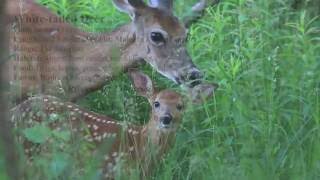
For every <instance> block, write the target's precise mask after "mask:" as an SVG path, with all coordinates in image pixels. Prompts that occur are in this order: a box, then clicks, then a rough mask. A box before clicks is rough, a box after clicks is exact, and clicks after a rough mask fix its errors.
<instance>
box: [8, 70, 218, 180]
mask: <svg viewBox="0 0 320 180" xmlns="http://www.w3.org/2000/svg"><path fill="white" fill-rule="evenodd" d="M130 75H131V79H132V81H133V84H134V87H135V89H136V91H137V92H138V94H139V95H141V96H144V97H146V98H147V99H148V100H149V103H150V105H151V106H152V111H151V115H150V120H149V122H148V123H147V124H146V125H144V126H135V125H128V124H121V123H119V122H117V121H115V120H113V119H112V118H110V117H107V116H102V115H99V114H96V113H93V112H89V111H87V110H84V109H82V108H80V107H79V106H77V105H75V104H72V103H66V102H63V101H61V100H59V99H58V98H55V97H53V96H36V97H32V98H30V99H29V100H26V101H24V102H23V103H21V104H20V105H18V106H17V107H15V108H13V109H12V110H11V113H12V120H13V121H14V123H15V124H16V126H17V124H19V125H18V127H20V128H21V126H22V127H23V128H27V127H32V126H34V125H35V124H37V123H42V122H45V121H46V119H48V117H49V116H50V115H53V114H55V115H62V114H67V115H66V119H64V120H63V121H58V122H51V123H50V125H51V127H52V128H59V129H63V128H65V129H69V130H70V131H72V132H74V133H81V134H82V135H83V136H85V138H86V139H87V140H88V141H90V142H96V143H98V144H99V143H102V142H105V140H106V139H110V138H114V141H113V144H112V146H111V151H110V152H108V153H106V154H105V156H104V158H105V160H106V161H105V166H104V173H105V174H104V176H105V177H109V176H111V175H112V173H113V168H114V166H115V163H116V162H117V159H119V158H124V159H125V160H126V161H128V163H132V162H133V164H135V165H139V166H141V168H142V170H143V172H142V173H143V175H144V176H147V175H148V174H149V171H150V168H151V167H152V164H153V163H155V162H156V161H157V160H159V158H161V156H162V155H163V154H164V153H165V152H166V151H167V150H168V149H169V148H170V146H171V145H172V143H173V142H174V139H175V134H176V130H177V128H178V127H179V124H180V123H181V119H182V113H183V109H184V102H183V97H182V96H181V95H180V94H178V93H176V92H174V91H172V90H162V91H159V92H158V91H156V90H155V89H154V87H153V84H152V82H151V80H150V78H149V77H148V76H146V75H144V74H143V73H140V72H130ZM205 88H206V89H207V90H208V91H211V93H212V92H213V91H214V89H215V88H216V87H215V86H213V85H206V86H205ZM83 124H84V125H85V128H83V126H81V125H83ZM87 130H89V131H87ZM86 132H89V134H87V135H85V133H86ZM32 150H33V148H32V146H28V147H26V152H27V153H30V152H31V151H32Z"/></svg>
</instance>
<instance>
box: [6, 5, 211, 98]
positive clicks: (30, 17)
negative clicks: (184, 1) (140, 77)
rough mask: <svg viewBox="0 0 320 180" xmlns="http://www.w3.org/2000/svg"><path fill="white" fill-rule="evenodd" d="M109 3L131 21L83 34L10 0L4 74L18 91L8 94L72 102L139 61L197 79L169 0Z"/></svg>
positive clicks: (181, 80) (178, 79)
mask: <svg viewBox="0 0 320 180" xmlns="http://www.w3.org/2000/svg"><path fill="white" fill-rule="evenodd" d="M113 3H114V5H115V7H117V8H118V9H119V10H120V11H122V12H125V13H127V14H128V15H129V16H130V17H131V19H132V22H131V23H129V24H126V25H123V26H121V27H119V28H117V29H116V30H114V31H113V32H107V33H88V32H83V31H81V30H80V29H78V28H76V27H74V26H72V25H70V24H68V23H66V22H64V21H62V20H61V18H60V17H58V16H57V15H55V14H54V13H52V12H50V11H49V10H48V9H46V8H45V7H43V6H40V5H38V4H37V3H35V2H33V1H32V0H10V1H9V2H8V3H7V6H6V10H7V14H8V18H7V19H8V20H7V23H6V28H7V31H8V34H9V45H10V60H9V61H8V62H7V63H6V65H5V70H6V72H7V73H5V74H6V79H7V80H8V82H9V83H10V84H11V87H16V89H18V91H20V92H18V93H17V94H15V95H13V97H15V96H16V95H17V96H18V97H15V99H16V100H18V101H20V100H22V99H25V98H26V97H27V96H28V94H30V93H40V94H50V95H55V96H59V97H65V98H67V99H69V100H71V101H74V100H76V99H79V97H82V96H84V95H86V94H87V93H89V92H92V91H94V90H97V89H99V88H101V87H102V86H103V85H105V84H106V82H107V81H108V80H110V79H111V78H112V77H114V76H116V75H117V74H118V73H120V72H122V71H126V70H127V69H128V68H130V67H133V66H135V65H136V64H139V63H140V62H141V61H142V60H144V61H145V62H147V63H148V64H150V65H151V66H152V67H153V68H154V69H155V70H156V71H158V72H159V73H161V74H162V75H164V76H165V77H167V78H169V79H171V80H172V81H174V82H175V83H178V84H187V85H189V86H190V87H193V86H194V85H196V84H199V83H200V79H201V77H202V73H200V70H199V69H198V68H197V67H196V66H195V65H194V64H193V63H192V61H191V58H190V56H189V55H188V52H187V50H186V47H185V42H186V39H187V30H186V28H185V26H184V24H183V23H182V22H181V21H180V20H179V19H178V18H177V17H175V16H174V15H173V12H172V8H173V2H172V0H150V1H149V5H147V4H145V3H144V2H143V0H113ZM204 5H205V1H201V2H199V3H197V4H196V5H195V9H194V11H195V12H196V13H197V12H200V11H203V9H204V7H205V6H204ZM199 7H200V8H199ZM199 9H200V10H199Z"/></svg>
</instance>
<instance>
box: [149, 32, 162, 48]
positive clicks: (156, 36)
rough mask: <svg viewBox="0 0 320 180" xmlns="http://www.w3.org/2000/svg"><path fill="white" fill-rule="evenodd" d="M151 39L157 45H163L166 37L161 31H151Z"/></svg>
mask: <svg viewBox="0 0 320 180" xmlns="http://www.w3.org/2000/svg"><path fill="white" fill-rule="evenodd" d="M150 38H151V41H152V42H153V43H154V44H156V45H162V44H164V43H165V39H164V37H163V35H162V34H161V33H160V32H151V35H150Z"/></svg>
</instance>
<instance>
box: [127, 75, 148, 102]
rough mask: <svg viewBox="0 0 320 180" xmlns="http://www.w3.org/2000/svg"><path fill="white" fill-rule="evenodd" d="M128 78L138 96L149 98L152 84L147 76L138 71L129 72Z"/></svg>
mask: <svg viewBox="0 0 320 180" xmlns="http://www.w3.org/2000/svg"><path fill="white" fill-rule="evenodd" d="M129 77H130V79H131V81H132V83H133V86H134V89H135V90H136V91H137V93H138V94H139V95H140V96H144V97H146V98H151V97H152V96H153V93H154V89H153V84H152V81H151V79H150V78H149V76H147V75H145V74H143V73H142V72H138V71H129Z"/></svg>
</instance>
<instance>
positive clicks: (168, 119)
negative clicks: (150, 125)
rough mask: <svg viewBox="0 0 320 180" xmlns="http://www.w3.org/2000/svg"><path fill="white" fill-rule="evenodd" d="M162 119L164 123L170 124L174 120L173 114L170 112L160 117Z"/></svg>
mask: <svg viewBox="0 0 320 180" xmlns="http://www.w3.org/2000/svg"><path fill="white" fill-rule="evenodd" d="M160 121H161V123H162V124H164V125H169V124H170V123H171V121H172V116H171V115H170V114H166V115H164V116H162V117H160Z"/></svg>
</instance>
